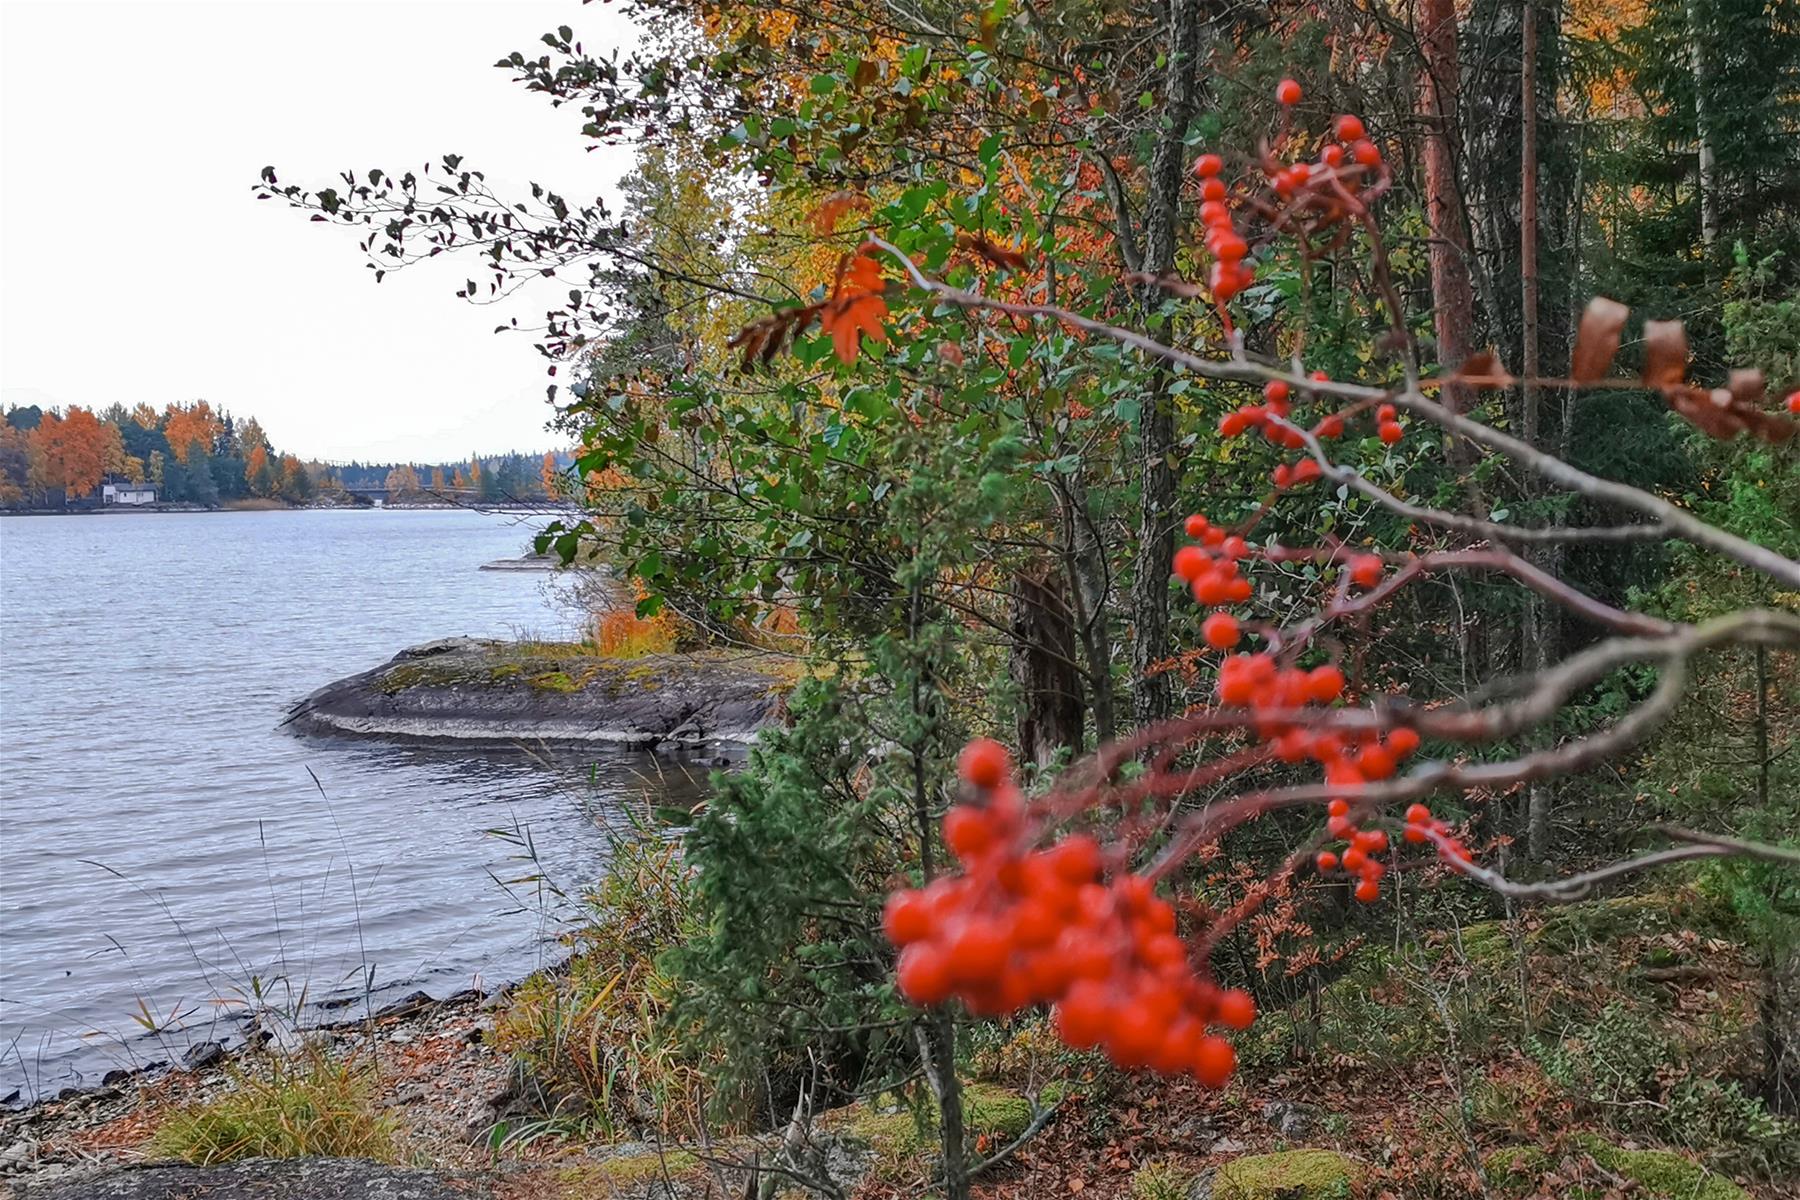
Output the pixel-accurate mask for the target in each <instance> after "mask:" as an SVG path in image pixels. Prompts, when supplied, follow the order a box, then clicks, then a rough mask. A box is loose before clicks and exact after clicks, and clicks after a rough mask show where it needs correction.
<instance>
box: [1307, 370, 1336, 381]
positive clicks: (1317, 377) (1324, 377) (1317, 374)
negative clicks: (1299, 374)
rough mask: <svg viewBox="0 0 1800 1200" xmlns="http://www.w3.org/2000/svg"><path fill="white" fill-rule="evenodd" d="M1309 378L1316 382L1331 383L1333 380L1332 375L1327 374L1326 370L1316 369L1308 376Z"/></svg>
mask: <svg viewBox="0 0 1800 1200" xmlns="http://www.w3.org/2000/svg"><path fill="white" fill-rule="evenodd" d="M1307 378H1308V379H1311V380H1312V381H1313V382H1314V383H1330V382H1331V376H1330V375H1328V374H1326V373H1325V372H1324V371H1314V372H1313V373H1312V374H1311V375H1309V376H1307Z"/></svg>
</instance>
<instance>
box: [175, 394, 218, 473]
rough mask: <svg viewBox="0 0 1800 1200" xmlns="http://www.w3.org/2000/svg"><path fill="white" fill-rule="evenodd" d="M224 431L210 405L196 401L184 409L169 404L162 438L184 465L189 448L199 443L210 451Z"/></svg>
mask: <svg viewBox="0 0 1800 1200" xmlns="http://www.w3.org/2000/svg"><path fill="white" fill-rule="evenodd" d="M224 429H225V426H224V423H223V422H221V421H220V420H219V416H218V414H217V413H215V412H213V410H212V405H210V404H208V403H207V402H206V401H204V400H196V401H194V402H193V403H192V404H190V405H188V406H187V407H185V408H184V407H182V406H181V405H179V404H171V405H169V407H168V409H167V410H166V411H165V414H164V424H163V436H165V437H167V438H168V439H169V452H170V453H172V454H173V455H174V456H175V457H176V458H177V459H179V460H180V461H181V462H184V463H185V462H186V461H187V459H188V449H189V447H191V446H192V445H193V444H194V443H195V442H199V443H200V444H201V445H202V446H204V447H206V449H207V450H208V451H211V450H212V448H213V444H214V443H215V442H217V441H218V438H219V434H221V433H222V432H224Z"/></svg>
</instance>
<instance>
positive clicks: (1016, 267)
mask: <svg viewBox="0 0 1800 1200" xmlns="http://www.w3.org/2000/svg"><path fill="white" fill-rule="evenodd" d="M956 244H957V245H958V246H961V247H962V248H963V249H964V250H969V251H973V252H974V253H975V254H977V255H979V256H981V258H983V259H985V260H986V261H987V262H988V264H989V265H991V266H995V267H998V268H1000V269H1001V270H1002V271H1023V270H1024V269H1025V268H1026V267H1027V266H1028V265H1030V260H1029V259H1027V258H1026V257H1025V256H1024V255H1023V254H1021V253H1019V252H1018V251H1017V250H1014V249H1012V248H1011V247H1010V246H1002V245H1000V244H999V243H997V242H991V241H989V240H988V239H987V238H985V237H983V236H981V235H980V234H978V233H963V234H958V235H957V238H956Z"/></svg>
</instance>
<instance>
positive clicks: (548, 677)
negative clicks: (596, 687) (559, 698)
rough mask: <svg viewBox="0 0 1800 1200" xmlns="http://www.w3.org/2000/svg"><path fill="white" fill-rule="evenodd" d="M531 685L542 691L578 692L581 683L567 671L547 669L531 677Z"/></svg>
mask: <svg viewBox="0 0 1800 1200" xmlns="http://www.w3.org/2000/svg"><path fill="white" fill-rule="evenodd" d="M531 686H532V687H534V688H537V689H538V690H539V691H540V692H578V691H580V690H581V685H580V684H579V683H576V682H575V680H574V679H573V678H571V677H570V675H569V673H568V672H567V671H545V672H544V673H543V674H542V675H533V676H532V677H531Z"/></svg>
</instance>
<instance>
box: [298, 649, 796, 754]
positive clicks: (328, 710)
mask: <svg viewBox="0 0 1800 1200" xmlns="http://www.w3.org/2000/svg"><path fill="white" fill-rule="evenodd" d="M779 662H780V660H778V659H776V658H774V657H773V656H771V655H769V654H766V653H760V652H757V651H751V650H726V649H707V650H698V651H691V652H679V653H678V652H670V653H658V654H645V655H640V656H636V657H609V656H606V655H602V654H599V653H597V652H596V651H595V649H594V648H593V647H592V646H591V645H586V644H578V643H573V642H512V641H498V640H490V639H481V638H444V639H442V640H439V641H434V642H427V643H425V644H423V645H419V646H413V647H411V648H409V649H406V650H402V651H401V652H400V653H399V654H396V655H395V656H394V657H393V658H392V659H390V660H389V661H388V662H386V663H383V664H382V665H381V666H378V667H376V668H374V669H373V670H368V671H363V672H361V673H360V674H357V675H351V676H349V677H348V678H345V679H340V680H338V681H336V682H335V683H329V684H326V685H325V686H324V687H322V688H320V689H319V690H317V691H315V692H314V693H312V695H310V696H308V697H307V698H306V699H305V700H303V701H301V702H300V703H299V704H297V705H295V706H294V708H293V709H292V710H291V711H290V712H289V713H288V715H287V718H286V720H285V722H284V724H285V725H286V726H287V727H288V728H290V729H292V730H293V731H294V732H296V733H300V734H308V735H327V736H330V735H336V736H347V737H370V738H387V739H397V740H404V741H455V742H463V743H482V742H485V743H492V742H518V741H530V742H550V743H566V744H600V743H605V744H613V745H618V746H623V747H628V748H633V749H645V750H647V749H658V748H669V747H684V746H686V747H698V746H702V745H706V744H711V743H731V742H738V743H743V742H748V741H750V740H752V739H753V738H754V737H755V736H756V731H757V730H758V729H760V728H761V727H762V726H763V725H765V724H767V723H768V722H770V721H771V720H773V719H776V718H777V717H778V716H779V714H780V712H781V711H782V705H783V698H784V697H785V695H786V693H787V691H788V689H789V688H790V687H791V686H792V679H791V678H790V677H789V676H788V675H787V674H785V673H783V672H782V671H781V670H779V669H778V666H777V664H778V663H779Z"/></svg>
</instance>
